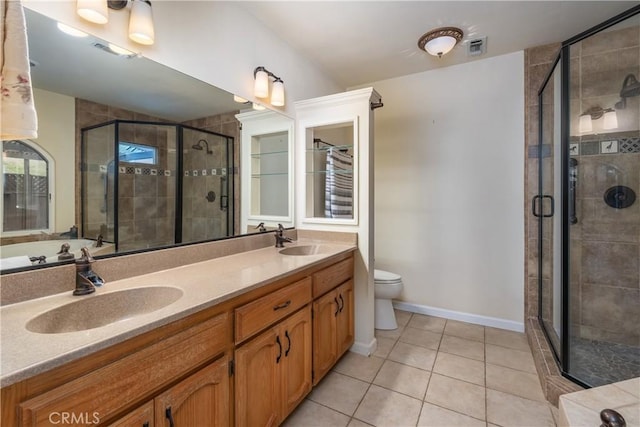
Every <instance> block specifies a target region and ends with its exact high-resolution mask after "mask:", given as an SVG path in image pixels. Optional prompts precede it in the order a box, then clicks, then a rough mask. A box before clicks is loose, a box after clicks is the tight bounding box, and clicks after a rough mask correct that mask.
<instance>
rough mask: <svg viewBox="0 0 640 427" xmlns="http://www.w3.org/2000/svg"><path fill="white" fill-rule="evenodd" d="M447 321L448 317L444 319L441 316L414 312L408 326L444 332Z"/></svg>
mask: <svg viewBox="0 0 640 427" xmlns="http://www.w3.org/2000/svg"><path fill="white" fill-rule="evenodd" d="M446 322H447V321H446V319H442V318H440V317H434V316H427V315H424V314H414V315H413V317H412V318H411V321H410V322H409V324H408V326H410V327H412V328H416V329H425V330H427V331H431V332H438V333H442V331H443V330H444V325H445V324H446Z"/></svg>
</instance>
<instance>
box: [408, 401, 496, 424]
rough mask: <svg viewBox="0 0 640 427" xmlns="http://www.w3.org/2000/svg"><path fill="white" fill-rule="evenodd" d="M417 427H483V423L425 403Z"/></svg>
mask: <svg viewBox="0 0 640 427" xmlns="http://www.w3.org/2000/svg"><path fill="white" fill-rule="evenodd" d="M418 427H485V422H484V421H481V420H478V419H475V418H472V417H470V416H468V415H463V414H459V413H457V412H454V411H450V410H448V409H445V408H441V407H439V406H436V405H432V404H430V403H427V402H425V403H424V405H423V406H422V411H421V412H420V419H419V420H418Z"/></svg>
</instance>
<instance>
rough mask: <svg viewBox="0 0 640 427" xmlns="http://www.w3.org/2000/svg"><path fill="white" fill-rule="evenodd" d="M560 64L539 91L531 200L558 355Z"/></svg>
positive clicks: (542, 311) (544, 304) (545, 320)
mask: <svg viewBox="0 0 640 427" xmlns="http://www.w3.org/2000/svg"><path fill="white" fill-rule="evenodd" d="M560 88H561V65H560V63H559V62H558V63H557V64H556V66H555V67H554V68H553V70H552V72H551V73H550V75H549V78H548V80H547V82H546V85H545V86H544V89H543V90H542V91H541V92H540V95H539V102H540V105H539V112H540V122H541V125H540V146H539V159H538V162H539V163H538V166H539V170H538V173H539V192H538V195H536V197H535V198H534V201H533V213H534V215H535V216H536V217H537V218H538V226H539V229H538V233H539V239H538V244H539V250H538V257H539V258H538V269H539V273H538V277H539V278H538V280H539V282H540V284H541V286H540V294H539V316H540V320H541V322H542V324H543V326H544V329H545V331H546V333H547V336H548V337H549V341H550V342H551V344H552V347H553V349H554V351H555V354H556V357H557V358H558V359H561V358H562V347H561V342H562V335H563V332H562V324H563V322H562V314H563V313H562V299H563V295H562V209H561V206H560V201H561V200H562V159H563V157H562V144H561V140H562V138H561V129H560V118H561V117H560V114H561V109H560V98H561V90H560Z"/></svg>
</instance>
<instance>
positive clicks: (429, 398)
mask: <svg viewBox="0 0 640 427" xmlns="http://www.w3.org/2000/svg"><path fill="white" fill-rule="evenodd" d="M424 400H425V402H429V403H433V404H435V405H438V406H442V407H444V408H447V409H451V410H453V411H456V412H460V413H462V414H465V415H469V416H471V417H473V418H478V419H482V420H484V419H485V388H484V387H482V386H479V385H475V384H471V383H468V382H466V381H462V380H456V379H454V378H449V377H445V376H442V375H438V374H432V375H431V379H430V380H429V387H428V388H427V395H426V396H425V399H424Z"/></svg>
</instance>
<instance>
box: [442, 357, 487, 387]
mask: <svg viewBox="0 0 640 427" xmlns="http://www.w3.org/2000/svg"><path fill="white" fill-rule="evenodd" d="M433 372H434V373H438V374H442V375H446V376H448V377H452V378H456V379H459V380H463V381H468V382H470V383H474V384H478V385H481V386H484V362H482V361H480V360H474V359H469V358H467V357H462V356H456V355H455V354H449V353H444V352H442V351H440V352H438V356H437V357H436V363H435V364H434V365H433Z"/></svg>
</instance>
